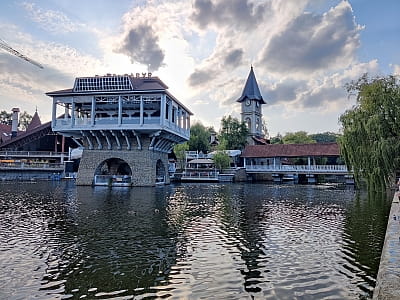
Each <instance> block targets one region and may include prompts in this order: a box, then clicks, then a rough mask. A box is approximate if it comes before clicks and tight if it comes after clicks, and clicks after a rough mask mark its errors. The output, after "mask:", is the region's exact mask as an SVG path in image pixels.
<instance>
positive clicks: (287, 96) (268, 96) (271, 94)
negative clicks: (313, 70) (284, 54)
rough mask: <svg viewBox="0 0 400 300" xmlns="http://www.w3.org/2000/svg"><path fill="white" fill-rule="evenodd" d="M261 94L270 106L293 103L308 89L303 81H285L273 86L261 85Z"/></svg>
mask: <svg viewBox="0 0 400 300" xmlns="http://www.w3.org/2000/svg"><path fill="white" fill-rule="evenodd" d="M259 86H260V89H261V94H262V95H263V98H264V100H265V101H266V102H267V104H268V105H277V104H281V103H287V102H292V101H295V100H296V99H297V95H298V93H300V92H301V91H304V90H305V89H306V88H307V82H306V81H302V80H291V79H285V80H283V81H280V82H276V83H275V84H273V85H272V86H267V85H266V84H264V83H262V82H261V84H259Z"/></svg>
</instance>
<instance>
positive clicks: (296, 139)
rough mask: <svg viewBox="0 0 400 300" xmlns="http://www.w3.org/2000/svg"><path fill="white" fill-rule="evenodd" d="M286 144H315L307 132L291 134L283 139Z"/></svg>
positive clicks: (287, 134)
mask: <svg viewBox="0 0 400 300" xmlns="http://www.w3.org/2000/svg"><path fill="white" fill-rule="evenodd" d="M282 141H283V143H284V144H313V143H315V140H313V139H312V138H311V137H310V136H309V135H308V134H307V132H305V131H297V132H289V133H286V134H285V136H284V137H283V138H282Z"/></svg>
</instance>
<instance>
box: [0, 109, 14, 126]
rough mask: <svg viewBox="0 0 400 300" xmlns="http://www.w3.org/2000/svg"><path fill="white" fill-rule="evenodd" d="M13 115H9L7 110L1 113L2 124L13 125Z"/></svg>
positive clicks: (0, 121) (0, 120)
mask: <svg viewBox="0 0 400 300" xmlns="http://www.w3.org/2000/svg"><path fill="white" fill-rule="evenodd" d="M11 118H12V113H8V112H6V111H5V110H2V111H0V124H6V125H11Z"/></svg>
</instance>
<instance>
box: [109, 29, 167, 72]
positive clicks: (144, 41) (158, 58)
mask: <svg viewBox="0 0 400 300" xmlns="http://www.w3.org/2000/svg"><path fill="white" fill-rule="evenodd" d="M115 51H116V52H117V53H122V54H125V55H127V56H129V57H130V58H131V60H132V63H134V62H139V63H141V64H144V65H147V66H150V69H151V70H152V71H155V70H158V69H159V68H160V67H161V66H162V65H163V61H164V57H165V54H164V51H163V50H162V49H161V48H160V45H159V38H158V36H157V34H156V32H155V31H154V30H153V28H152V26H151V25H150V24H147V23H144V24H138V25H136V26H134V27H131V28H130V30H129V31H128V32H127V34H126V36H125V38H124V39H123V41H122V45H121V46H120V47H119V48H117V49H115Z"/></svg>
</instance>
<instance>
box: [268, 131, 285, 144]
mask: <svg viewBox="0 0 400 300" xmlns="http://www.w3.org/2000/svg"><path fill="white" fill-rule="evenodd" d="M270 142H271V144H283V136H282V134H280V133H278V134H277V135H276V136H274V137H273V138H271V141H270Z"/></svg>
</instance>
